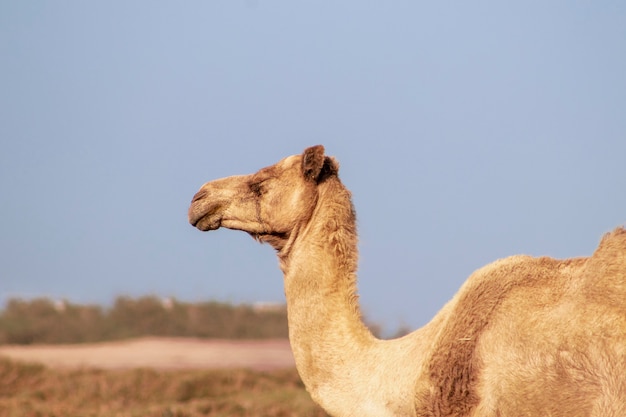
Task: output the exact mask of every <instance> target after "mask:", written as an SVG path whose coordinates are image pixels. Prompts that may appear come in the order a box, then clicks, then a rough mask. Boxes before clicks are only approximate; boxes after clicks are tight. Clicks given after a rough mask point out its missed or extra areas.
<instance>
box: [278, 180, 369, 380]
mask: <svg viewBox="0 0 626 417" xmlns="http://www.w3.org/2000/svg"><path fill="white" fill-rule="evenodd" d="M319 192H320V194H319V200H318V202H317V205H316V209H315V211H314V213H313V215H312V217H311V219H310V220H309V222H308V224H307V225H305V226H303V227H302V228H301V229H300V230H299V231H298V233H297V235H296V236H294V238H293V242H292V243H291V245H289V246H290V247H289V248H288V254H286V255H285V254H283V255H282V256H281V267H282V269H283V272H284V278H285V294H286V298H287V308H288V318H289V338H290V341H291V344H292V349H293V352H294V356H295V359H296V365H297V367H298V371H299V372H300V374H301V376H302V379H303V381H304V382H305V384H306V385H307V388H308V389H309V391H311V390H314V389H315V385H319V384H323V383H327V382H330V381H332V380H333V379H334V378H336V376H337V375H336V374H338V373H342V374H345V372H346V371H347V369H346V368H350V367H354V366H357V365H356V364H355V363H353V358H357V357H361V356H362V355H361V354H360V353H362V352H363V350H364V349H365V350H366V349H367V348H368V346H370V345H371V344H373V343H374V342H375V340H376V339H374V337H373V336H372V334H371V333H370V332H369V330H368V329H367V328H366V327H365V326H364V324H363V322H362V319H361V312H360V308H359V304H358V296H357V288H356V270H357V263H358V253H357V233H356V219H355V214H354V209H353V206H352V202H351V199H350V192H349V191H348V190H346V189H345V188H344V187H343V185H342V184H341V182H340V181H339V180H338V179H335V178H332V179H329V180H327V181H326V182H325V183H324V184H321V185H320V186H319Z"/></svg>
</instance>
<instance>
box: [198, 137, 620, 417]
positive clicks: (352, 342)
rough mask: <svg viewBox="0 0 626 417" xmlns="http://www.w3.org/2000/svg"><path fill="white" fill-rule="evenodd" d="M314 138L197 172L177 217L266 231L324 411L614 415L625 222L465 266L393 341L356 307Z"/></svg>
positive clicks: (348, 252)
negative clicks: (549, 252) (540, 253)
mask: <svg viewBox="0 0 626 417" xmlns="http://www.w3.org/2000/svg"><path fill="white" fill-rule="evenodd" d="M338 170H339V165H338V164H337V162H336V161H335V160H334V159H333V158H330V157H328V156H325V155H324V148H323V147H322V146H315V147H311V148H308V149H306V150H305V151H304V152H303V154H302V155H295V156H291V157H288V158H285V159H283V160H282V161H280V162H278V163H277V164H276V165H273V166H271V167H268V168H264V169H261V170H260V171H259V172H257V173H255V174H251V175H246V176H236V177H228V178H224V179H221V180H216V181H212V182H209V183H207V184H205V185H204V186H203V187H202V188H201V189H200V191H198V193H197V194H196V196H195V197H194V198H193V200H192V204H191V207H190V208H189V221H190V222H191V223H192V224H193V225H194V226H196V227H197V228H199V229H200V230H205V231H206V230H214V229H217V228H219V227H227V228H230V229H235V230H243V231H246V232H248V233H250V234H251V235H252V236H253V237H254V238H255V239H257V240H259V241H261V242H267V243H269V244H270V245H272V246H273V247H274V248H275V249H276V250H277V254H278V258H279V260H280V267H281V269H282V271H283V273H284V284H285V294H286V298H287V308H288V314H289V337H290V341H291V345H292V349H293V353H294V357H295V360H296V366H297V368H298V371H299V373H300V375H301V377H302V380H303V381H304V384H305V386H306V388H307V390H308V391H309V392H310V393H311V396H312V397H313V399H314V400H316V401H317V402H318V403H319V404H320V405H321V406H322V407H324V408H325V409H326V410H327V411H328V412H329V413H330V414H331V415H334V416H378V417H380V416H383V417H384V416H567V417H572V416H581V417H582V416H598V417H599V416H615V417H617V416H626V231H625V230H624V229H622V228H618V229H616V230H615V231H613V232H611V233H608V234H607V235H605V237H604V238H603V239H602V241H601V243H600V245H599V247H598V249H597V250H596V252H595V253H594V254H593V255H592V256H591V257H589V258H579V259H570V260H562V261H561V260H555V259H550V258H546V257H543V258H531V257H528V256H513V257H510V258H506V259H501V260H499V261H496V262H494V263H492V264H489V265H487V266H485V267H483V268H481V269H479V270H478V271H476V272H474V273H473V274H472V275H471V276H470V278H469V279H468V280H467V282H466V283H465V284H464V285H463V286H462V287H461V289H460V290H459V292H458V293H457V294H456V295H455V296H454V297H453V299H452V300H451V301H450V302H448V303H447V304H446V305H445V306H444V307H443V309H442V310H441V311H440V312H439V313H438V314H437V315H436V316H435V317H434V318H433V320H432V321H431V322H430V323H429V324H427V325H426V326H424V327H423V328H421V329H418V330H416V331H415V332H413V333H411V334H409V335H407V336H405V337H402V338H399V339H396V340H391V341H383V340H377V339H376V338H374V337H373V336H372V335H371V333H370V332H369V331H368V330H367V328H366V327H365V326H364V325H363V323H362V320H361V313H360V310H359V305H358V297H357V291H356V269H357V262H358V255H357V233H356V219H355V213H354V208H353V206H352V202H351V196H350V192H349V191H348V190H347V189H346V188H345V187H344V186H343V184H342V183H341V181H340V180H339V177H338Z"/></svg>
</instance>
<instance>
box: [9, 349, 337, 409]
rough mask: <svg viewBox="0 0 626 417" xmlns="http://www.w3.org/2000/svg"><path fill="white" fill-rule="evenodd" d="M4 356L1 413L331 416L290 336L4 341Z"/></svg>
mask: <svg viewBox="0 0 626 417" xmlns="http://www.w3.org/2000/svg"><path fill="white" fill-rule="evenodd" d="M89 352H91V354H89ZM203 352H204V353H203ZM0 356H3V358H0V417H5V416H7V417H18V416H19V417H52V416H58V417H61V416H64V417H66V416H68V417H71V416H93V417H104V416H107V417H108V416H111V417H139V416H158V417H170V416H171V417H174V416H177V417H183V416H185V417H186V416H189V417H192V416H193V417H195V416H212V417H213V416H250V417H252V416H269V417H273V416H285V417H286V416H312V417H313V416H315V417H317V416H320V417H321V416H326V414H325V413H324V412H323V411H322V410H321V409H320V408H319V407H318V406H316V405H315V404H314V403H313V402H312V401H311V399H310V398H309V396H308V394H307V393H306V391H305V390H304V387H303V385H302V382H301V381H300V378H299V377H298V375H297V373H296V371H295V369H294V368H293V357H292V356H291V351H290V350H289V345H288V342H286V341H255V342H241V341H240V342H232V341H218V342H209V341H200V340H195V339H185V340H177V339H141V340H136V341H130V342H116V343H102V344H96V345H78V346H28V347H24V346H22V347H15V346H1V347H0ZM26 361H27V362H26ZM41 362H44V363H46V365H43V364H42V363H41ZM200 368H202V369H200ZM210 368H212V369H210Z"/></svg>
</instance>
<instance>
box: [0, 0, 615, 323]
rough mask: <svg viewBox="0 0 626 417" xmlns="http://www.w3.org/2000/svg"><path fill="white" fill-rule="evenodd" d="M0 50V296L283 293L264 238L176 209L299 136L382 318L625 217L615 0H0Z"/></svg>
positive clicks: (431, 305) (579, 244)
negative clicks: (322, 174)
mask: <svg viewBox="0 0 626 417" xmlns="http://www.w3.org/2000/svg"><path fill="white" fill-rule="evenodd" d="M0 56H2V65H0V193H1V194H0V296H1V297H2V298H3V299H6V298H8V297H16V296H21V297H26V298H30V297H34V296H41V295H45V296H51V297H55V298H67V299H69V300H71V301H74V302H98V303H109V302H111V301H112V300H113V299H114V297H115V296H117V295H120V294H128V295H132V296H139V295H145V294H156V295H160V296H174V297H177V298H179V299H182V300H190V301H195V300H206V299H218V300H225V301H232V302H255V301H276V302H282V301H283V297H284V295H283V289H282V276H281V273H280V271H279V269H278V266H277V260H276V259H275V256H274V254H273V250H272V249H271V248H270V247H269V246H260V245H258V244H257V243H255V242H254V241H253V240H252V239H250V237H248V236H247V235H245V234H244V233H241V232H232V231H227V230H220V231H217V232H212V233H208V234H204V233H200V232H199V231H197V230H195V229H193V228H192V227H191V226H190V225H188V223H187V218H186V215H187V207H188V204H189V202H190V199H191V197H192V196H193V194H194V193H195V192H196V190H197V189H198V188H199V186H200V185H201V184H203V183H204V182H206V181H208V180H211V179H215V178H219V177H224V176H228V175H233V174H242V173H250V172H253V171H256V170H257V169H259V168H261V167H264V166H267V165H270V164H273V163H274V162H276V161H278V160H279V159H280V158H282V157H284V156H287V155H290V154H295V153H299V152H301V151H302V150H303V149H304V148H305V147H307V146H310V145H314V144H318V143H321V144H324V145H325V146H326V149H327V152H328V153H329V154H330V155H334V156H335V157H336V158H337V159H338V160H339V161H340V163H341V171H340V176H341V178H342V179H343V181H344V183H345V184H346V185H347V186H348V188H350V189H351V190H352V192H353V196H354V203H355V205H356V209H357V213H358V218H359V231H360V251H361V252H360V253H361V263H360V281H359V290H360V294H361V303H362V308H363V311H364V312H365V314H366V316H367V317H368V319H369V320H371V321H375V322H378V323H381V324H382V325H384V326H386V327H389V328H393V327H395V326H397V325H399V324H405V325H408V326H410V327H417V326H419V325H422V324H424V323H425V322H427V321H428V320H429V319H430V318H431V317H432V315H433V314H434V313H435V312H436V311H438V310H439V309H440V308H441V307H442V306H443V304H444V303H445V302H446V301H447V300H448V299H449V298H450V297H451V296H452V295H453V294H454V292H455V291H456V290H457V289H458V287H459V286H460V285H461V283H462V282H464V281H465V279H466V278H467V277H468V276H469V275H470V274H471V272H472V271H474V270H475V269H477V268H478V267H480V266H482V265H484V264H486V263H488V262H491V261H493V260H495V259H498V258H501V257H504V256H508V255H512V254H517V253H526V254H532V255H550V256H554V257H572V256H586V255H590V254H591V253H592V251H593V250H594V248H595V246H596V245H597V243H598V241H599V239H600V237H601V236H602V234H603V233H605V232H607V231H609V230H611V229H612V228H614V227H616V226H618V225H621V224H624V222H626V162H625V157H626V76H625V75H624V74H626V3H624V2H617V1H614V2H611V1H599V2H592V3H590V2H556V1H555V2H552V1H549V2H545V1H541V2H540V1H530V2H521V3H519V4H512V3H510V2H508V3H503V2H471V3H467V2H466V3H462V2H429V3H426V2H413V1H397V2H362V1H358V2H357V1H345V2H340V3H337V2H328V1H320V2H287V1H261V0H257V1H254V0H249V1H211V2H199V1H190V2H184V3H180V2H162V1H135V2H82V1H65V2H53V1H32V2H17V1H15V2H2V3H1V4H0Z"/></svg>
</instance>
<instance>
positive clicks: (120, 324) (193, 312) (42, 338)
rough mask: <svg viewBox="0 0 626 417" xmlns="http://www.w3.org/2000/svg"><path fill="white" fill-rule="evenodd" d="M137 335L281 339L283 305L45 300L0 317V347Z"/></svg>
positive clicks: (16, 303)
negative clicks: (103, 304) (109, 304)
mask: <svg viewBox="0 0 626 417" xmlns="http://www.w3.org/2000/svg"><path fill="white" fill-rule="evenodd" d="M143 336H163V337H201V338H227V339H267V338H286V337H287V312H286V309H285V308H284V306H283V307H278V308H269V309H268V308H255V307H254V306H251V305H231V304H225V303H219V302H215V301H210V302H201V303H186V302H181V301H178V300H175V299H167V300H165V301H164V300H162V299H160V298H158V297H154V296H145V297H140V298H131V297H126V296H121V297H118V298H117V299H116V300H115V302H114V304H113V306H112V307H111V308H108V309H105V308H103V307H100V306H96V305H79V304H73V303H70V302H67V301H63V302H56V303H55V302H53V301H52V300H49V299H46V298H37V299H32V300H22V299H10V300H9V301H8V302H7V304H6V307H5V309H4V310H3V311H2V312H1V313H0V344H32V343H87V342H98V341H105V340H120V339H128V338H134V337H143Z"/></svg>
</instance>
